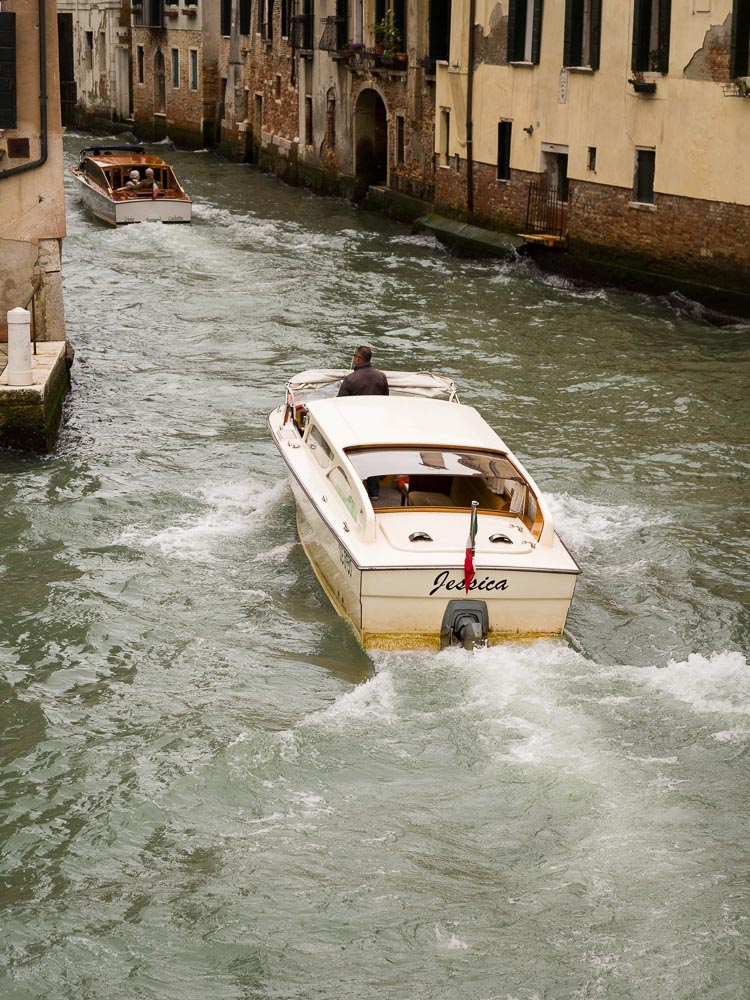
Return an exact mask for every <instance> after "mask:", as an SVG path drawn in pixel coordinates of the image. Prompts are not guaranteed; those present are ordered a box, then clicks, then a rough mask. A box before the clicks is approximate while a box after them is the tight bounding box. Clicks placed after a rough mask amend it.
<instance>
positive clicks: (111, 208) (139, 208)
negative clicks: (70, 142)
mask: <svg viewBox="0 0 750 1000" xmlns="http://www.w3.org/2000/svg"><path fill="white" fill-rule="evenodd" d="M74 176H75V177H76V181H77V183H78V192H79V195H80V197H81V198H82V200H83V202H84V204H85V205H86V207H87V208H88V209H89V210H90V211H91V212H92V213H93V214H94V215H95V216H96V217H97V218H98V219H101V220H102V222H106V223H108V224H109V225H110V226H126V225H129V224H131V223H135V222H190V221H191V219H192V209H193V205H192V202H191V201H190V199H189V198H185V199H177V198H150V197H149V198H137V199H136V198H133V199H128V200H123V201H114V200H113V199H112V198H110V197H109V195H108V194H106V193H105V192H104V191H101V190H99V189H97V188H96V187H94V186H93V185H92V184H89V183H87V182H86V181H85V180H84V179H83V178H81V177H79V176H77V175H75V174H74Z"/></svg>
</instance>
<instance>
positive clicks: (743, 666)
mask: <svg viewBox="0 0 750 1000" xmlns="http://www.w3.org/2000/svg"><path fill="white" fill-rule="evenodd" d="M638 675H639V676H640V677H642V678H643V679H644V680H645V681H646V682H647V683H648V684H651V685H652V686H653V687H655V688H657V689H658V690H660V691H664V692H666V693H667V694H670V695H672V697H673V698H676V699H677V700H678V701H681V702H684V703H685V704H686V705H689V706H690V707H691V708H692V709H693V710H694V711H696V712H718V713H720V714H722V715H735V716H736V715H741V716H750V666H749V665H748V662H747V659H746V658H745V657H744V656H743V655H742V653H738V652H723V653H712V654H711V655H710V656H702V655H701V654H700V653H691V654H690V656H688V658H687V660H683V661H681V662H675V661H670V662H669V663H668V664H667V666H666V667H661V668H659V667H650V668H647V669H643V670H639V671H638ZM720 735H722V736H723V737H724V738H727V736H728V734H727V733H723V734H720Z"/></svg>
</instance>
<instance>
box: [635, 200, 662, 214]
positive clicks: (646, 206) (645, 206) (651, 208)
mask: <svg viewBox="0 0 750 1000" xmlns="http://www.w3.org/2000/svg"><path fill="white" fill-rule="evenodd" d="M628 208H632V209H633V210H634V211H636V212H655V211H656V205H654V203H653V202H650V201H629V202H628Z"/></svg>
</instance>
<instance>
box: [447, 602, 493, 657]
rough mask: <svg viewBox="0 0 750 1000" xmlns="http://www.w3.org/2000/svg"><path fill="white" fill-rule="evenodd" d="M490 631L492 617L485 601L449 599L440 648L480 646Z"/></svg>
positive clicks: (471, 647)
mask: <svg viewBox="0 0 750 1000" xmlns="http://www.w3.org/2000/svg"><path fill="white" fill-rule="evenodd" d="M489 631H490V619H489V615H488V614H487V605H486V604H485V603H484V601H448V606H447V607H446V609H445V614H444V615H443V624H442V625H441V626H440V648H441V649H445V648H446V646H463V647H464V649H473V648H474V647H475V646H480V645H481V644H482V643H483V642H484V640H485V639H486V638H487V636H488V634H489Z"/></svg>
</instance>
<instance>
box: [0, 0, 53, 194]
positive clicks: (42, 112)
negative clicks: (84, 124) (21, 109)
mask: <svg viewBox="0 0 750 1000" xmlns="http://www.w3.org/2000/svg"><path fill="white" fill-rule="evenodd" d="M45 5H46V0H39V132H40V136H39V139H40V150H39V152H40V153H41V156H40V157H39V159H38V160H32V161H31V162H30V163H22V164H20V166H18V167H8V169H7V170H0V181H1V180H2V179H3V177H10V176H11V175H12V174H23V173H25V172H26V171H27V170H36V168H37V167H41V166H42V165H43V164H45V163H46V162H47V17H46V14H47V12H46V6H45Z"/></svg>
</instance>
